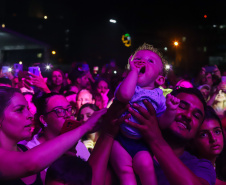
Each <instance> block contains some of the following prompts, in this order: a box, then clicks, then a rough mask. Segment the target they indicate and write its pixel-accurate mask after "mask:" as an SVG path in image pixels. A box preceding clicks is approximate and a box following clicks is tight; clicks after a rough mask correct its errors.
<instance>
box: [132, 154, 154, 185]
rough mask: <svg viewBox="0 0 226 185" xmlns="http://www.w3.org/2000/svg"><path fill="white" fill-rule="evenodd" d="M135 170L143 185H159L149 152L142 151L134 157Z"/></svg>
mask: <svg viewBox="0 0 226 185" xmlns="http://www.w3.org/2000/svg"><path fill="white" fill-rule="evenodd" d="M133 170H134V171H135V173H136V174H138V176H139V178H140V181H141V184H142V185H150V184H151V185H157V184H158V183H157V179H156V175H155V169H154V163H153V159H152V156H151V154H150V153H149V152H148V151H140V152H138V153H137V154H136V155H135V156H134V157H133Z"/></svg>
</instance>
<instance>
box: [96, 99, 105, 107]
mask: <svg viewBox="0 0 226 185" xmlns="http://www.w3.org/2000/svg"><path fill="white" fill-rule="evenodd" d="M95 105H96V106H97V107H99V109H103V108H104V107H103V99H102V96H96V97H95Z"/></svg>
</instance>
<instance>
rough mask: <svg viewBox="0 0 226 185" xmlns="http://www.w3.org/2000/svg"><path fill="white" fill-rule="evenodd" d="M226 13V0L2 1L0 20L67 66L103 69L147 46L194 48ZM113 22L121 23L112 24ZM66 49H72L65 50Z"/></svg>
mask: <svg viewBox="0 0 226 185" xmlns="http://www.w3.org/2000/svg"><path fill="white" fill-rule="evenodd" d="M225 9H226V1H219V0H218V1H217V0H216V1H178V0H174V1H170V0H158V1H157V0H152V1H151V0H149V1H147V0H145V1H144V0H139V1H135V2H133V1H107V0H106V1H67V0H64V1H56V0H55V1H53V0H48V1H46V0H20V1H16V0H3V1H2V6H1V8H0V12H1V15H0V16H1V19H0V21H2V22H6V25H9V27H10V28H11V29H13V30H15V31H18V32H21V33H24V34H27V35H29V36H31V37H34V38H37V39H39V40H41V41H44V42H47V43H49V44H51V45H52V46H53V48H56V50H59V51H60V52H61V58H63V60H64V62H71V61H73V60H76V59H78V60H80V59H84V60H87V61H88V62H89V63H97V64H98V63H99V64H101V63H103V62H109V60H110V59H115V60H116V61H117V62H118V63H120V64H122V63H124V62H123V61H125V60H127V58H128V56H129V55H130V54H131V52H132V51H134V50H135V49H136V48H137V47H138V46H139V45H140V44H142V43H143V42H148V43H150V44H153V45H154V46H156V47H158V48H163V47H165V46H167V47H169V46H170V45H171V44H172V41H173V40H175V39H177V38H182V37H183V36H186V37H187V38H188V39H190V40H192V42H193V43H194V42H195V40H196V38H198V37H199V35H198V33H195V29H197V27H198V26H199V25H205V24H209V25H211V24H225V23H226V14H225ZM38 12H39V13H41V15H44V14H45V15H48V20H43V19H38V18H37V13H38ZM205 14H206V15H207V16H208V17H207V19H204V18H203V16H204V15H205ZM110 18H114V19H116V20H117V21H118V23H117V24H111V23H109V22H108V20H109V19H110ZM65 30H69V32H68V33H66V32H65ZM125 32H129V33H130V35H131V37H132V47H130V48H126V47H125V46H123V44H122V43H121V35H122V33H125ZM66 38H68V40H67V39H66ZM207 39H208V38H207ZM65 44H68V45H69V46H70V47H69V48H68V49H65ZM125 62H126V61H125Z"/></svg>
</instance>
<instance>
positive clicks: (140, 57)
mask: <svg viewBox="0 0 226 185" xmlns="http://www.w3.org/2000/svg"><path fill="white" fill-rule="evenodd" d="M133 60H134V64H135V65H138V66H140V67H142V68H143V69H142V70H141V72H140V73H139V75H138V81H137V85H139V86H140V87H142V88H146V89H154V88H155V86H156V82H158V79H159V77H160V72H161V70H162V69H163V64H162V61H161V58H160V57H159V56H158V55H157V54H156V53H154V52H152V51H149V50H140V51H138V52H137V53H136V54H135V55H134V57H133ZM162 78H163V79H164V77H162ZM163 83H164V81H163ZM158 85H162V84H158Z"/></svg>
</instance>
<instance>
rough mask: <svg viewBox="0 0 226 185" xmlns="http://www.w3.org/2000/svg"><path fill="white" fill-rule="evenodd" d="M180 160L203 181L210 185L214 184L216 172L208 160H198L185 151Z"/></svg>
mask: <svg viewBox="0 0 226 185" xmlns="http://www.w3.org/2000/svg"><path fill="white" fill-rule="evenodd" d="M180 159H181V161H182V162H183V163H184V164H185V165H186V166H187V167H188V168H189V169H190V170H191V171H192V172H193V173H194V174H195V175H196V176H198V177H200V178H203V179H205V180H206V181H207V182H208V183H209V184H210V185H214V184H215V181H216V172H215V170H214V167H213V165H212V163H211V162H210V161H209V160H207V159H199V158H197V157H196V156H194V155H192V154H190V153H189V152H187V151H185V152H184V154H183V155H182V156H181V157H180Z"/></svg>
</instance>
